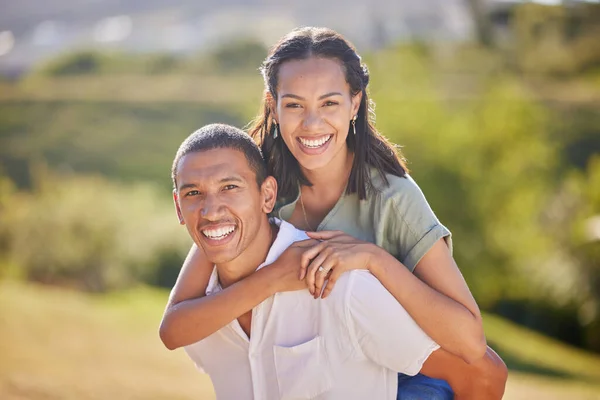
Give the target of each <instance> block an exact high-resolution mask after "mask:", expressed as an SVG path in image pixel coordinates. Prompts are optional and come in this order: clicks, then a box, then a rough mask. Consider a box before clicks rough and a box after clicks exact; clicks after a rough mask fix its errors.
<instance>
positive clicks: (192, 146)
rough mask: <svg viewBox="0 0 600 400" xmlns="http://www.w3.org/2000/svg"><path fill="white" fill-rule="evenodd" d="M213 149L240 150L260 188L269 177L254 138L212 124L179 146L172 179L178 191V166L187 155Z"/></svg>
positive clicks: (226, 126)
mask: <svg viewBox="0 0 600 400" xmlns="http://www.w3.org/2000/svg"><path fill="white" fill-rule="evenodd" d="M213 149H234V150H239V151H241V152H242V153H244V155H245V156H246V161H247V162H248V165H249V166H250V168H251V169H252V170H253V171H254V174H255V175H256V183H257V184H258V186H259V187H260V185H262V184H263V182H264V181H265V178H266V177H267V166H266V163H265V161H264V159H263V156H262V152H261V151H260V148H259V147H258V145H257V144H256V143H255V142H254V140H252V138H251V137H250V136H249V135H248V134H247V133H246V132H244V131H243V130H241V129H239V128H236V127H235V126H231V125H226V124H210V125H206V126H203V127H202V128H200V129H198V130H197V131H195V132H194V133H192V134H191V135H190V136H188V137H187V139H185V140H184V141H183V143H182V144H181V146H179V150H177V154H176V155H175V160H173V166H172V168H171V179H172V180H173V186H174V188H175V189H177V179H176V176H177V166H178V165H179V161H180V160H181V159H182V158H183V157H184V156H185V155H187V154H190V153H197V152H200V151H206V150H213Z"/></svg>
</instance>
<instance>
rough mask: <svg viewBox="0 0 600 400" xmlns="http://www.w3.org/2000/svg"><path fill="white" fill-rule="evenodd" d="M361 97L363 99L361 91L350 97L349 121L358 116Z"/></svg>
mask: <svg viewBox="0 0 600 400" xmlns="http://www.w3.org/2000/svg"><path fill="white" fill-rule="evenodd" d="M362 97H363V91H362V90H361V91H360V92H358V93H357V94H355V95H354V96H353V97H352V115H351V116H350V119H352V118H354V116H355V115H357V114H358V110H359V109H360V102H361V100H362Z"/></svg>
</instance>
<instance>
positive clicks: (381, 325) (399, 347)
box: [346, 270, 439, 376]
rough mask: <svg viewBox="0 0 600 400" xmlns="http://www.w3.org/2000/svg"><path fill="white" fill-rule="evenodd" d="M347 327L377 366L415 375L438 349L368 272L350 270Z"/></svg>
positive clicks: (363, 352) (359, 347)
mask: <svg viewBox="0 0 600 400" xmlns="http://www.w3.org/2000/svg"><path fill="white" fill-rule="evenodd" d="M349 274H351V277H350V281H349V288H348V291H347V293H348V297H347V302H346V307H347V313H346V315H347V326H348V329H349V331H350V332H349V333H350V336H352V337H353V341H354V346H355V347H356V349H357V350H358V351H359V352H361V353H362V354H363V355H364V356H365V357H367V358H368V359H370V360H372V361H373V362H375V363H376V364H378V365H381V366H383V367H385V368H388V369H391V370H392V371H397V372H401V373H403V374H406V375H411V376H412V375H416V374H417V373H418V372H419V371H420V370H421V368H422V366H423V363H424V362H425V360H427V358H428V357H429V355H430V354H431V353H432V352H434V351H435V350H437V349H438V348H439V345H438V344H437V343H435V342H434V341H433V340H432V339H431V338H430V337H429V336H427V334H426V333H425V332H424V331H423V330H422V329H421V328H420V327H419V326H418V325H417V323H416V322H415V321H414V320H413V319H412V318H411V317H410V315H409V314H408V313H407V312H406V310H405V309H404V308H403V307H402V306H401V305H400V304H399V303H398V302H397V301H396V299H395V298H394V297H393V296H392V295H391V294H390V293H389V292H388V291H387V290H386V289H385V288H384V287H383V285H382V284H381V283H380V282H379V281H378V280H377V278H375V277H374V276H373V275H371V273H370V272H368V271H359V270H357V271H351V272H350V273H349Z"/></svg>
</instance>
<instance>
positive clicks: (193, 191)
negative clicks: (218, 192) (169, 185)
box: [185, 190, 200, 197]
mask: <svg viewBox="0 0 600 400" xmlns="http://www.w3.org/2000/svg"><path fill="white" fill-rule="evenodd" d="M199 194H200V192H199V191H197V190H190V191H189V192H187V193H186V194H185V197H190V196H198V195H199Z"/></svg>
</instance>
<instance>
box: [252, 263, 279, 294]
mask: <svg viewBox="0 0 600 400" xmlns="http://www.w3.org/2000/svg"><path fill="white" fill-rule="evenodd" d="M277 267H278V266H277V260H275V261H274V262H273V263H272V264H269V265H265V266H264V267H262V268H261V269H259V270H258V271H256V272H255V273H254V275H255V278H256V279H259V280H260V282H261V283H260V285H261V286H262V287H263V288H265V290H266V291H267V292H268V295H269V296H273V295H274V294H275V293H278V292H280V291H281V288H280V286H279V282H280V278H281V276H280V273H279V269H278V268H277Z"/></svg>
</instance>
